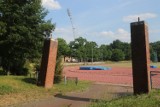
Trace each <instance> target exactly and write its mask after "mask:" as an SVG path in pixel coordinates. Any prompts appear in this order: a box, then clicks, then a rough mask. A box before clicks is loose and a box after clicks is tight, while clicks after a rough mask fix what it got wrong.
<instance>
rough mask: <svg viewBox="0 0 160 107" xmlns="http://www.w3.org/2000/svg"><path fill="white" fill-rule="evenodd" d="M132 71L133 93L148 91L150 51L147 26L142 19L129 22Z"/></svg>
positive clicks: (149, 86) (149, 87) (149, 88)
mask: <svg viewBox="0 0 160 107" xmlns="http://www.w3.org/2000/svg"><path fill="white" fill-rule="evenodd" d="M131 47H132V72H133V88H134V94H141V93H148V92H149V91H150V90H151V85H150V52H149V40H148V26H147V25H146V23H145V22H144V21H138V22H133V23H131Z"/></svg>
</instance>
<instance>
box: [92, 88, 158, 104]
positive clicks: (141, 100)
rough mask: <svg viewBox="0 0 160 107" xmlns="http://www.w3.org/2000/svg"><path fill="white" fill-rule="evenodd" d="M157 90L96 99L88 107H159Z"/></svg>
mask: <svg viewBox="0 0 160 107" xmlns="http://www.w3.org/2000/svg"><path fill="white" fill-rule="evenodd" d="M159 106H160V97H159V90H157V91H153V92H152V93H150V94H143V95H137V96H126V97H120V98H118V99H113V100H111V101H98V102H95V103H92V104H91V105H90V107H159Z"/></svg>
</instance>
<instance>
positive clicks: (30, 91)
mask: <svg viewBox="0 0 160 107" xmlns="http://www.w3.org/2000/svg"><path fill="white" fill-rule="evenodd" d="M35 83H36V80H35V79H33V78H28V77H24V76H0V107H1V106H7V105H13V104H17V103H23V102H28V101H31V100H39V99H42V98H48V97H50V96H53V95H54V94H55V93H61V94H64V93H66V92H69V91H83V90H85V89H86V88H87V87H88V86H89V84H91V83H89V82H86V81H80V82H79V83H78V85H76V84H75V83H74V82H72V81H68V84H66V85H65V84H64V82H62V83H60V84H54V86H53V88H52V89H44V88H43V87H38V86H36V84H35Z"/></svg>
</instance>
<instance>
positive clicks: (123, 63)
mask: <svg viewBox="0 0 160 107" xmlns="http://www.w3.org/2000/svg"><path fill="white" fill-rule="evenodd" d="M105 65H106V66H109V67H132V62H131V61H119V62H112V61H107V62H106V63H105ZM150 65H156V66H157V67H158V68H160V62H151V64H150Z"/></svg>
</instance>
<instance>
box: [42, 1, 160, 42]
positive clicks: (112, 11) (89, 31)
mask: <svg viewBox="0 0 160 107" xmlns="http://www.w3.org/2000/svg"><path fill="white" fill-rule="evenodd" d="M159 4H160V0H42V5H43V6H44V7H45V8H47V9H48V11H49V13H48V15H47V17H46V19H52V22H53V23H56V29H55V31H54V32H53V38H63V39H65V40H66V41H67V42H69V41H72V40H74V35H73V32H72V25H71V22H70V18H69V17H68V15H67V9H69V10H70V14H71V17H72V21H73V25H74V27H75V36H76V37H80V36H81V37H83V38H86V39H87V40H88V41H95V42H96V43H97V44H99V45H101V44H110V43H111V42H112V41H113V40H115V39H119V40H121V41H123V42H130V23H131V22H135V21H137V18H138V17H140V20H145V21H146V22H147V24H148V26H149V39H150V42H155V41H158V40H160V6H159Z"/></svg>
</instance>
